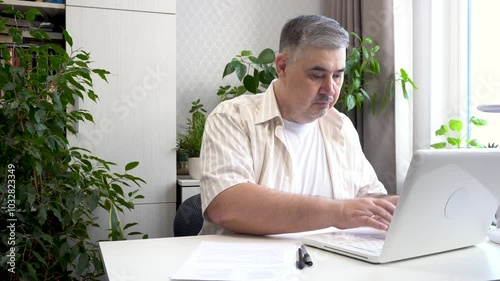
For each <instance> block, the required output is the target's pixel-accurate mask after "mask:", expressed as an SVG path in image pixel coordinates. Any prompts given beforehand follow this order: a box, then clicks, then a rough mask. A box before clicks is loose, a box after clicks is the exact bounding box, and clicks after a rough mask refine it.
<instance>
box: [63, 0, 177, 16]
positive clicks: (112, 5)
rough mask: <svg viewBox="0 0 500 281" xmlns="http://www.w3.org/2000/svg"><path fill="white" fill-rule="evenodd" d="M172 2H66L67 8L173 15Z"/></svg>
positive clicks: (127, 0) (173, 6) (116, 0)
mask: <svg viewBox="0 0 500 281" xmlns="http://www.w3.org/2000/svg"><path fill="white" fill-rule="evenodd" d="M175 2H176V1H172V0H66V5H68V6H75V7H76V6H78V7H92V8H105V9H115V10H130V11H141V12H153V13H171V14H175V9H176V5H175Z"/></svg>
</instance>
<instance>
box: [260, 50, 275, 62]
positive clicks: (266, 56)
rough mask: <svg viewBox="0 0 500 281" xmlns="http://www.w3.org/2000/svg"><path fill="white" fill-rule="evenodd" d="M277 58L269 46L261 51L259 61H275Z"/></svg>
mask: <svg viewBox="0 0 500 281" xmlns="http://www.w3.org/2000/svg"><path fill="white" fill-rule="evenodd" d="M275 59H276V55H275V53H274V51H273V50H271V49H269V48H267V49H264V50H263V51H262V52H260V54H259V57H258V61H259V63H262V64H268V63H273V62H274V61H275Z"/></svg>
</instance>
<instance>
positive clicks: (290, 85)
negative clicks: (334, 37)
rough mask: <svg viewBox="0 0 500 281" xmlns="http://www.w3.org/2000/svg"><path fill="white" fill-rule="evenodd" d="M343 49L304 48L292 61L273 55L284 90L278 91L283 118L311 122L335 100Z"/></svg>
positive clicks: (338, 89)
mask: <svg viewBox="0 0 500 281" xmlns="http://www.w3.org/2000/svg"><path fill="white" fill-rule="evenodd" d="M345 62H346V50H345V49H344V48H341V49H336V50H333V49H321V48H315V47H306V48H305V49H304V50H302V51H301V52H299V53H297V54H296V55H295V59H294V60H293V61H291V60H290V58H288V57H287V56H286V55H285V54H279V55H278V56H277V58H276V67H277V70H278V77H279V79H280V83H282V85H283V87H282V88H281V89H283V90H284V91H277V92H276V95H277V100H278V105H279V107H280V111H281V115H282V117H283V118H285V119H286V120H289V121H293V122H296V123H310V122H312V121H314V120H316V119H318V118H320V117H322V116H323V115H325V114H326V112H327V110H328V109H329V108H331V107H332V106H333V105H334V104H335V103H336V102H337V100H338V98H339V95H340V88H341V87H342V83H343V82H344V70H345Z"/></svg>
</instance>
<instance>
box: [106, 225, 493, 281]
mask: <svg viewBox="0 0 500 281" xmlns="http://www.w3.org/2000/svg"><path fill="white" fill-rule="evenodd" d="M298 238H299V236H298V235H297V234H287V235H279V236H271V237H254V236H238V235H234V236H222V235H207V236H192V237H178V238H156V239H146V240H128V241H115V242H100V243H99V246H100V249H101V253H102V256H103V259H104V264H105V268H106V271H107V273H108V278H109V280H110V281H118V280H120V281H122V280H126V281H135V280H141V281H143V280H147V281H156V280H158V281H160V280H161V281H165V280H170V278H169V277H170V275H171V274H172V273H173V272H174V271H175V270H176V269H177V268H178V267H179V266H180V265H181V264H182V263H183V262H184V261H185V260H186V259H187V258H188V257H189V255H190V253H191V251H193V250H194V249H195V248H196V247H197V246H198V245H199V244H200V242H202V241H217V242H223V241H228V242H239V243H247V242H248V243H255V242H259V243H276V242H278V243H292V244H296V245H297V246H300V245H301V243H300V240H299V239H298ZM308 251H309V253H310V254H311V256H312V259H313V262H314V265H313V266H311V267H306V268H304V269H303V270H298V269H295V264H290V267H291V268H293V270H292V272H293V273H292V274H291V275H292V276H290V278H288V277H287V278H286V280H439V281H441V280H498V279H500V245H498V244H495V243H493V242H490V241H485V242H483V243H481V244H479V245H477V246H474V247H469V248H466V249H461V250H456V251H451V252H447V253H442V254H437V255H431V256H427V257H421V258H415V259H410V260H405V261H399V262H393V263H389V264H382V265H375V264H370V263H366V262H363V261H358V260H355V259H352V258H348V257H344V256H341V255H337V254H333V253H329V252H326V251H323V250H319V249H315V248H312V247H308Z"/></svg>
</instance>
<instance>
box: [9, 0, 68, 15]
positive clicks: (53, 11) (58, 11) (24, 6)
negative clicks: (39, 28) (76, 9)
mask: <svg viewBox="0 0 500 281" xmlns="http://www.w3.org/2000/svg"><path fill="white" fill-rule="evenodd" d="M7 5H12V6H14V7H15V8H16V9H19V10H20V11H22V12H26V11H27V10H29V9H30V8H36V9H38V10H39V11H40V12H42V14H45V15H49V16H56V15H64V12H65V10H66V5H65V4H57V3H47V2H33V1H20V0H4V2H3V3H2V4H0V8H2V9H3V8H5V7H6V6H7Z"/></svg>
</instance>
